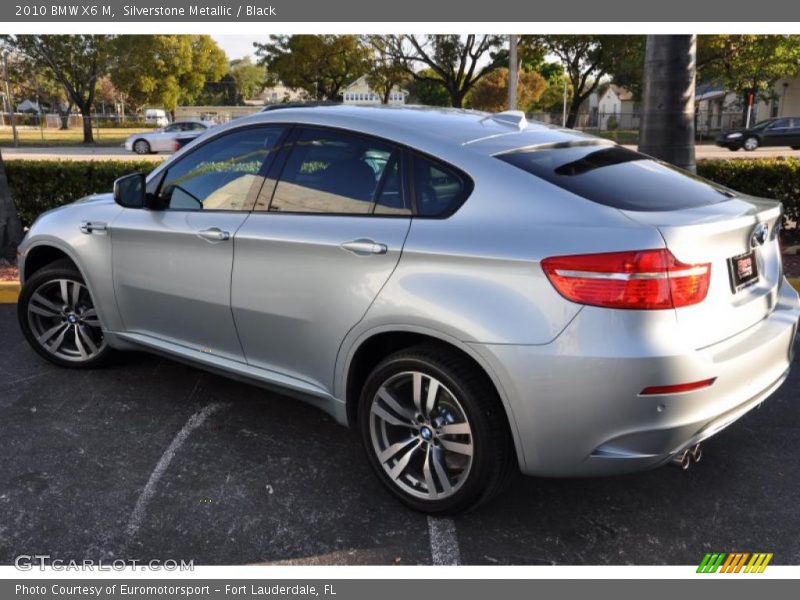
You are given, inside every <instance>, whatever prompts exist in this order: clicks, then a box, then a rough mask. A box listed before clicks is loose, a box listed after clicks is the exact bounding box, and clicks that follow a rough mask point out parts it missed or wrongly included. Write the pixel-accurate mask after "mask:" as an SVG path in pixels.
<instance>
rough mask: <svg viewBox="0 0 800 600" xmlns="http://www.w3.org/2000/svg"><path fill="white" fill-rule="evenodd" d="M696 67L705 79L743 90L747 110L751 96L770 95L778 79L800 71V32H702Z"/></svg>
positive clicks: (699, 39) (736, 90) (737, 90)
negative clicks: (713, 33)
mask: <svg viewBox="0 0 800 600" xmlns="http://www.w3.org/2000/svg"><path fill="white" fill-rule="evenodd" d="M697 71H698V74H700V76H701V77H702V78H703V80H705V81H713V82H717V83H719V84H720V85H722V86H724V87H725V89H727V90H731V91H734V92H738V93H740V94H741V95H742V97H743V99H744V100H745V102H744V103H743V106H744V110H747V105H748V102H747V99H748V96H750V95H751V94H752V96H753V99H754V100H755V97H756V96H757V95H759V94H760V95H761V96H762V97H763V96H767V95H768V94H769V93H771V92H772V86H773V85H774V84H775V82H776V81H778V79H781V78H782V77H788V76H794V75H797V73H798V72H799V71H800V36H797V35H705V36H700V37H699V38H698V42H697Z"/></svg>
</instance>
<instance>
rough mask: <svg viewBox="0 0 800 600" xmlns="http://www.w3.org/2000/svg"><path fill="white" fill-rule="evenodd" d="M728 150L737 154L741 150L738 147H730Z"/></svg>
mask: <svg viewBox="0 0 800 600" xmlns="http://www.w3.org/2000/svg"><path fill="white" fill-rule="evenodd" d="M728 150H730V151H731V152H737V151H738V150H739V147H738V146H728Z"/></svg>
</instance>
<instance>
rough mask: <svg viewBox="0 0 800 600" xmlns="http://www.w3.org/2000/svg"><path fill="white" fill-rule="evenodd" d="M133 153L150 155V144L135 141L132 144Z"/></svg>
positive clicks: (143, 141)
mask: <svg viewBox="0 0 800 600" xmlns="http://www.w3.org/2000/svg"><path fill="white" fill-rule="evenodd" d="M133 151H134V152H136V154H150V144H149V143H148V142H147V140H136V141H135V142H134V143H133Z"/></svg>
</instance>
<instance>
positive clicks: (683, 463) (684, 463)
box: [669, 450, 692, 471]
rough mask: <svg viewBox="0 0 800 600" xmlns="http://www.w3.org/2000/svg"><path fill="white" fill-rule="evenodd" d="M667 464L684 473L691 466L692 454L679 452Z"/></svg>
mask: <svg viewBox="0 0 800 600" xmlns="http://www.w3.org/2000/svg"><path fill="white" fill-rule="evenodd" d="M669 463H670V464H671V465H674V466H676V467H680V468H681V469H682V470H684V471H686V470H687V469H688V468H689V467H690V466H691V464H692V453H691V452H690V451H689V450H681V451H680V452H678V453H677V454H676V455H675V456H673V457H672V458H671V459H670V460H669Z"/></svg>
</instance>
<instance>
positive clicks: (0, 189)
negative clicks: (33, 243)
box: [0, 152, 22, 260]
mask: <svg viewBox="0 0 800 600" xmlns="http://www.w3.org/2000/svg"><path fill="white" fill-rule="evenodd" d="M21 241H22V225H21V224H20V221H19V217H18V216H17V208H16V206H14V201H13V199H12V198H11V191H10V189H9V187H8V178H7V177H6V165H5V163H4V162H3V153H2V152H0V258H4V259H6V260H14V259H15V258H16V256H17V246H19V243H20V242H21Z"/></svg>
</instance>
